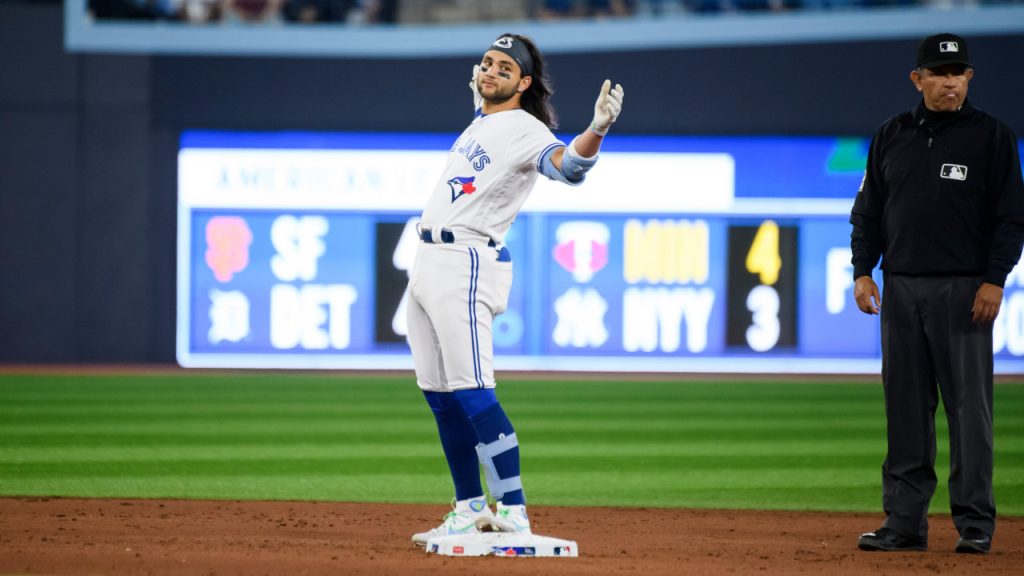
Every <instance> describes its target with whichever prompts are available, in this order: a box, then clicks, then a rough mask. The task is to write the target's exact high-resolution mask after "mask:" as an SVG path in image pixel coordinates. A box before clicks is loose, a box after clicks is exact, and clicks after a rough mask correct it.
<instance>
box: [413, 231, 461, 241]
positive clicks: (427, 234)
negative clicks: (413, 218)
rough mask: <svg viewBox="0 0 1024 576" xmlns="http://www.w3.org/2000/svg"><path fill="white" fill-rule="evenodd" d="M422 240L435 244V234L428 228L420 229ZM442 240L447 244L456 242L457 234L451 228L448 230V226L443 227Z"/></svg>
mask: <svg viewBox="0 0 1024 576" xmlns="http://www.w3.org/2000/svg"><path fill="white" fill-rule="evenodd" d="M420 240H423V241H424V242H426V243H427V244H433V243H434V234H433V233H432V232H431V231H430V230H428V229H423V230H420ZM441 242H444V243H445V244H452V243H453V242H455V234H454V233H453V232H452V231H451V230H448V229H447V228H442V229H441Z"/></svg>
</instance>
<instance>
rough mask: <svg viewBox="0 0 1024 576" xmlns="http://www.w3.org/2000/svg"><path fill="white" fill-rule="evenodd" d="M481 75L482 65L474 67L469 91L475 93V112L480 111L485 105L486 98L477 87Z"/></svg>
mask: <svg viewBox="0 0 1024 576" xmlns="http://www.w3.org/2000/svg"><path fill="white" fill-rule="evenodd" d="M479 75H480V65H479V64H474V65H473V77H472V78H470V79H469V89H470V90H472V91H473V110H474V111H476V110H479V109H480V108H482V107H483V105H484V97H483V96H481V95H480V90H478V89H477V87H476V78H477V76H479Z"/></svg>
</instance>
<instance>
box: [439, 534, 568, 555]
mask: <svg viewBox="0 0 1024 576" xmlns="http://www.w3.org/2000/svg"><path fill="white" fill-rule="evenodd" d="M426 550H427V554H440V555H442V556H517V557H518V556H526V557H537V558H575V557H577V556H579V552H580V551H579V548H578V547H577V546H576V542H574V541H572V540H562V539H560V538H550V537H548V536H538V535H536V534H512V533H508V532H481V533H479V534H462V535H457V536H435V537H433V538H431V539H430V540H427V547H426Z"/></svg>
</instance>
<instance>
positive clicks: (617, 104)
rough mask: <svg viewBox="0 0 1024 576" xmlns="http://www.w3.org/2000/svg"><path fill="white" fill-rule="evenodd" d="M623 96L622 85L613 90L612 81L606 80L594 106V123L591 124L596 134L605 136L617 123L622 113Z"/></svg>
mask: <svg viewBox="0 0 1024 576" xmlns="http://www.w3.org/2000/svg"><path fill="white" fill-rule="evenodd" d="M622 95H623V91H622V85H621V84H616V85H615V89H612V81H611V80H605V81H604V84H602V85H601V94H599V95H598V97H597V103H595V104H594V121H593V122H591V123H590V129H591V130H593V131H594V133H595V134H597V135H599V136H604V135H605V134H607V133H608V129H609V128H611V126H612V124H614V123H615V120H616V119H617V118H618V117H619V112H622Z"/></svg>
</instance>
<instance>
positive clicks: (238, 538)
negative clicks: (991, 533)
mask: <svg viewBox="0 0 1024 576" xmlns="http://www.w3.org/2000/svg"><path fill="white" fill-rule="evenodd" d="M445 512H446V510H445V506H444V505H436V506H427V505H404V504H401V505H400V504H356V503H336V502H252V501H195V500H128V499H125V500H116V499H115V500H110V499H102V500H101V499H95V500H89V499H71V498H0V574H4V575H7V574H66V575H101V574H106V575H127V574H131V575H135V574H151V575H157V576H161V575H240V574H266V575H276V576H282V575H303V574H308V575H314V574H324V575H328V574H330V575H342V574H375V575H384V574H410V575H411V574H416V575H421V574H422V575H430V574H437V575H442V574H443V575H445V576H451V575H453V574H474V575H477V574H488V573H497V574H501V575H502V576H514V575H530V576H538V575H543V574H554V575H558V576H562V575H575V574H586V575H607V574H642V575H644V576H653V575H660V574H701V575H704V574H828V575H848V574H849V575H852V574H871V575H877V574H930V575H934V574H957V575H958V576H959V575H964V574H971V575H974V574H1006V575H1010V574H1013V575H1017V574H1020V573H1021V570H1022V566H1024V518H1017V517H1006V518H1000V519H999V523H998V527H997V532H996V537H995V540H994V546H993V551H992V552H991V553H990V554H988V555H984V556H970V555H961V554H955V553H953V551H952V550H953V545H954V543H955V542H956V532H955V531H954V529H953V527H952V523H951V521H950V519H949V517H948V516H934V517H932V519H931V536H930V542H929V545H930V550H929V551H928V552H912V553H880V552H861V551H859V550H857V546H856V545H857V535H858V534H859V533H861V532H865V531H869V530H873V529H874V528H877V527H878V525H879V524H880V522H881V515H880V514H840V513H800V512H772V511H731V510H680V509H658V508H647V509H636V508H568V507H547V506H534V507H532V508H531V518H532V522H533V525H534V529H535V531H536V532H537V533H540V534H545V535H550V536H557V537H560V538H568V539H572V540H576V541H577V542H578V544H579V547H580V557H579V558H493V557H492V558H453V557H442V556H435V555H430V554H425V553H424V552H423V551H422V549H420V548H415V547H414V546H413V545H412V544H411V543H410V541H409V537H410V535H411V534H412V533H413V532H417V531H420V530H423V529H425V528H429V527H432V526H434V525H436V524H438V523H439V522H440V518H441V516H442V515H443V514H444V513H445ZM499 570H500V571H499Z"/></svg>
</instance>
